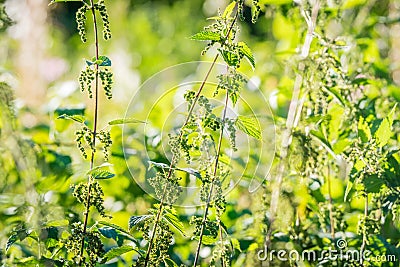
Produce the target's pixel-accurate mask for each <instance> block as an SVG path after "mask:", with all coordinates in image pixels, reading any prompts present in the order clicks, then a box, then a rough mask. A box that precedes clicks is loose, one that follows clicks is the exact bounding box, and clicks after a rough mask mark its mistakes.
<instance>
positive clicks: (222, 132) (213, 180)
mask: <svg viewBox="0 0 400 267" xmlns="http://www.w3.org/2000/svg"><path fill="white" fill-rule="evenodd" d="M228 100H229V92H228V90H226V97H225V105H224V111H223V115H222V122H224V121H225V118H226V112H227V109H228ZM223 136H224V123H222V125H221V132H220V134H219V139H218V148H217V154H216V156H215V157H216V158H215V165H214V172H213V178H212V179H211V186H210V191H209V192H208V196H207V202H206V207H205V209H204V215H203V220H202V222H201V230H200V236H199V243H198V244H197V249H196V256H195V258H194V263H193V266H194V267H195V266H196V265H197V262H198V260H199V256H200V248H201V242H202V240H203V236H204V229H205V224H206V220H207V216H208V210H209V208H210V204H211V198H212V193H213V190H214V182H215V179H217V171H218V163H219V155H220V153H221V147H222V137H223ZM222 263H223V266H224V262H223V261H222Z"/></svg>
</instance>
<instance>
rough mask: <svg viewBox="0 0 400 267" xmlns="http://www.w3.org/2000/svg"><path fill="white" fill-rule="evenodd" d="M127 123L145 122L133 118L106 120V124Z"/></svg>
mask: <svg viewBox="0 0 400 267" xmlns="http://www.w3.org/2000/svg"><path fill="white" fill-rule="evenodd" d="M128 123H147V122H145V121H141V120H137V119H134V118H124V119H115V120H112V121H109V122H108V125H118V124H128Z"/></svg>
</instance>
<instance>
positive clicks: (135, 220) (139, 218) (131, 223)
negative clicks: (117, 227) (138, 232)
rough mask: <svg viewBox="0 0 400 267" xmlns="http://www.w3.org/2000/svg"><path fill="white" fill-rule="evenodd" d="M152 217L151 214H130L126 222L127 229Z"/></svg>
mask: <svg viewBox="0 0 400 267" xmlns="http://www.w3.org/2000/svg"><path fill="white" fill-rule="evenodd" d="M151 217H153V215H138V216H131V217H130V218H129V222H128V229H129V231H130V230H131V229H132V228H134V227H135V226H136V225H138V224H140V223H143V222H144V221H146V220H147V219H149V218H151Z"/></svg>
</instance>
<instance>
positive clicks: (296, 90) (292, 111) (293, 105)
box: [265, 0, 320, 248]
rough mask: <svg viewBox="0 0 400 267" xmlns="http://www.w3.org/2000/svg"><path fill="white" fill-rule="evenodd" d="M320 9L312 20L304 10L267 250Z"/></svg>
mask: <svg viewBox="0 0 400 267" xmlns="http://www.w3.org/2000/svg"><path fill="white" fill-rule="evenodd" d="M319 9H320V1H319V0H317V1H316V2H315V4H314V6H313V9H312V12H311V18H309V17H308V15H306V13H305V12H304V10H302V15H303V16H304V17H305V20H306V22H307V25H308V29H307V34H306V37H305V40H304V43H303V46H302V49H301V61H300V62H299V65H298V72H297V74H296V78H295V82H294V86H293V94H292V99H291V101H290V106H289V112H288V117H287V120H286V129H285V131H284V132H283V136H282V144H281V149H280V155H279V165H278V170H277V174H276V177H275V182H274V186H273V188H272V195H271V204H270V215H269V221H270V225H269V228H268V232H267V237H266V240H265V241H266V247H267V248H269V247H270V245H271V236H272V231H273V228H274V227H273V223H274V222H275V219H276V214H277V211H278V203H279V195H280V192H281V186H282V180H283V175H284V172H285V163H284V162H285V159H286V157H287V155H288V151H289V147H290V144H291V142H292V131H293V128H295V127H296V126H297V122H298V120H297V119H296V114H299V110H300V111H301V108H302V105H301V102H300V103H299V98H300V91H301V86H302V84H303V72H304V69H305V63H304V62H303V60H304V59H306V58H307V57H308V55H309V52H310V47H311V42H312V40H313V32H314V30H315V27H316V23H317V17H318V12H319Z"/></svg>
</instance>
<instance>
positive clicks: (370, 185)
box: [363, 175, 384, 193]
mask: <svg viewBox="0 0 400 267" xmlns="http://www.w3.org/2000/svg"><path fill="white" fill-rule="evenodd" d="M363 183H364V187H365V191H366V192H367V193H379V192H380V190H381V187H382V186H383V185H384V182H383V180H382V179H380V178H379V177H378V175H370V176H367V177H365V179H364V180H363Z"/></svg>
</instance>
